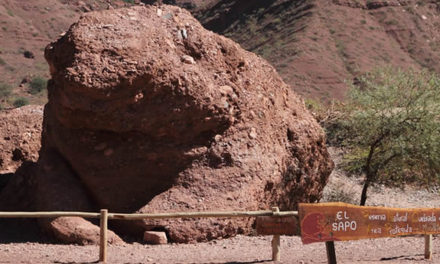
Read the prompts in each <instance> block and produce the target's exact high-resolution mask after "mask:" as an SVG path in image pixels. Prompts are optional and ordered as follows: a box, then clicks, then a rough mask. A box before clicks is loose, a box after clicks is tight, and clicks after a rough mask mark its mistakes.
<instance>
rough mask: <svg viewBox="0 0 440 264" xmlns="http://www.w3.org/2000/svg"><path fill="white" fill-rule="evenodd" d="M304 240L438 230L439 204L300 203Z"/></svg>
mask: <svg viewBox="0 0 440 264" xmlns="http://www.w3.org/2000/svg"><path fill="white" fill-rule="evenodd" d="M299 217H300V226H301V238H302V241H303V243H304V244H308V243H314V242H325V241H342V240H357V239H364V238H380V237H395V236H404V235H416V234H440V208H423V209H399V208H386V207H370V206H356V205H351V204H345V203H322V204H299Z"/></svg>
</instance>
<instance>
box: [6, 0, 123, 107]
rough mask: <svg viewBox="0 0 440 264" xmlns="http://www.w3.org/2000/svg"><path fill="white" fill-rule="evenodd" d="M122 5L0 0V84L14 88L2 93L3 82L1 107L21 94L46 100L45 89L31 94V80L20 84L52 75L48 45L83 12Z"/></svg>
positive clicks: (102, 1) (88, 1)
mask: <svg viewBox="0 0 440 264" xmlns="http://www.w3.org/2000/svg"><path fill="white" fill-rule="evenodd" d="M123 5H124V2H123V1H110V0H108V1H107V0H97V1H93V0H83V1H79V0H32V1H22V0H2V1H0V85H3V87H5V86H8V87H10V88H12V89H13V90H14V91H13V93H12V95H11V96H9V97H10V98H6V97H5V96H3V97H2V93H1V90H2V89H1V86H0V108H1V106H2V105H3V106H8V105H10V104H11V100H12V99H13V97H19V96H24V97H26V98H29V99H30V101H31V103H37V104H41V103H44V102H45V100H46V99H45V97H46V95H45V93H44V92H43V93H39V94H36V95H30V94H29V93H28V92H27V91H28V90H29V84H24V85H21V86H20V84H21V82H22V81H24V82H29V81H31V79H32V78H34V77H37V76H38V77H41V78H46V79H47V78H49V71H48V66H47V63H46V61H45V60H44V48H45V47H46V45H47V44H49V43H50V42H51V41H54V40H56V39H57V38H58V37H59V35H60V34H61V33H62V32H64V31H66V30H67V29H68V28H69V26H70V25H71V24H72V23H73V22H75V21H76V20H77V19H78V18H79V16H80V15H81V14H82V13H84V12H87V11H92V10H99V9H104V8H108V7H109V6H115V7H119V6H123ZM25 55H26V56H28V57H30V58H26V57H25Z"/></svg>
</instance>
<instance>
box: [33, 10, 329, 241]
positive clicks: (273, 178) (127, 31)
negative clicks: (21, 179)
mask: <svg viewBox="0 0 440 264" xmlns="http://www.w3.org/2000/svg"><path fill="white" fill-rule="evenodd" d="M46 59H47V61H48V62H49V65H50V71H51V75H52V80H51V81H50V82H49V85H48V92H49V103H48V104H47V105H46V107H45V112H44V124H43V136H42V137H43V138H42V149H41V152H40V159H39V162H38V169H37V177H36V182H37V183H36V188H35V193H36V194H35V197H36V200H35V201H36V208H37V209H38V210H81V211H90V210H95V211H96V210H98V209H99V208H107V209H109V210H110V211H112V212H144V213H145V212H178V211H206V210H257V209H268V208H270V207H271V206H276V205H277V206H279V207H280V208H281V210H287V209H296V206H297V203H298V202H305V201H316V200H317V199H319V198H320V197H321V195H322V189H323V187H324V185H325V183H326V181H327V178H328V176H329V174H330V172H331V170H332V168H333V163H332V162H331V160H330V157H329V154H328V152H327V150H326V147H325V136H324V133H323V131H322V129H321V128H320V127H319V125H318V124H317V123H316V121H315V120H314V119H313V118H312V116H311V115H310V114H309V113H308V111H307V110H306V109H305V107H304V104H303V102H302V100H301V99H300V98H299V97H298V96H296V95H295V94H294V93H293V92H292V91H291V89H290V87H288V86H287V85H286V84H285V83H284V82H283V81H282V80H281V78H280V77H279V75H278V74H277V73H276V72H275V70H274V68H273V67H272V66H270V65H269V64H268V63H267V62H266V61H264V60H263V59H261V58H260V57H258V56H256V55H254V54H252V53H249V52H247V51H245V50H243V49H242V48H240V46H239V45H238V44H236V43H234V42H233V41H231V40H229V39H227V38H224V37H221V36H219V35H217V34H215V33H213V32H210V31H207V30H205V29H204V28H203V27H202V26H201V25H200V24H199V23H198V22H197V21H196V20H195V19H194V18H193V17H192V16H191V15H190V14H189V13H188V12H187V11H185V10H183V9H180V8H178V7H172V6H166V5H164V6H160V7H158V6H146V7H142V6H138V7H133V8H129V9H128V8H127V9H117V10H108V11H104V12H91V13H88V14H86V15H84V16H83V17H82V18H81V19H80V20H79V21H78V22H77V23H76V24H74V25H73V26H72V27H71V28H70V30H69V31H68V32H67V33H66V34H65V35H64V36H63V37H62V38H60V39H59V40H58V41H57V42H55V43H52V44H50V45H49V46H48V47H47V48H46ZM77 221H78V219H77V218H72V219H71V221H69V219H68V218H67V220H66V218H62V219H61V218H59V219H55V220H53V221H52V222H50V223H45V226H46V227H47V228H48V229H49V230H51V231H52V232H54V233H55V235H56V236H57V237H58V238H60V239H62V240H65V241H68V242H78V243H84V241H86V242H87V243H93V242H94V241H95V240H96V239H95V240H94V238H93V237H94V234H95V233H94V232H93V230H92V231H91V232H86V231H84V230H82V231H81V232H77V233H76V236H75V232H76V230H77V229H76V228H75V227H74V226H75V225H81V227H83V226H84V225H82V223H78V222H77ZM253 221H254V219H182V220H169V221H167V220H161V221H144V222H139V223H137V226H138V228H140V229H142V230H153V231H166V232H167V234H168V236H169V239H170V240H171V241H174V242H191V241H205V240H209V239H214V238H218V237H228V236H232V235H235V234H237V233H249V232H250V230H251V225H252V223H253ZM89 223H90V222H89ZM90 224H91V223H90ZM128 225H131V226H132V225H133V223H132V222H131V223H129V224H128ZM66 228H67V229H69V230H70V231H71V232H70V233H69V234H68V235H67V237H68V239H65V237H66V235H63V234H64V233H63V232H65V229H66ZM121 230H122V229H121ZM84 234H86V235H87V236H88V237H85V238H84ZM139 234H140V235H142V234H143V232H140V233H139ZM115 236H116V235H115ZM71 238H76V240H75V239H74V240H75V241H72V239H71ZM114 241H115V243H117V242H118V241H119V240H118V239H117V238H114ZM95 242H96V241H95Z"/></svg>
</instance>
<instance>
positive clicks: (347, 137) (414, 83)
mask: <svg viewBox="0 0 440 264" xmlns="http://www.w3.org/2000/svg"><path fill="white" fill-rule="evenodd" d="M439 121H440V79H439V77H438V76H436V75H435V74H432V73H429V72H427V71H421V72H417V71H413V70H411V71H406V72H405V71H401V70H395V69H391V68H383V69H378V70H374V71H373V72H371V73H368V74H365V75H363V76H361V77H360V78H359V79H358V82H357V83H356V85H353V86H352V89H351V91H350V92H349V95H348V100H347V102H346V103H345V105H344V106H343V107H342V114H341V115H340V116H339V118H338V120H337V122H338V125H337V126H334V127H337V128H338V130H337V131H333V135H332V137H338V138H340V139H342V143H343V145H345V146H346V147H347V149H348V153H347V155H346V156H345V160H346V165H347V166H348V168H350V169H351V170H357V171H358V172H362V173H363V174H364V175H365V179H364V184H363V189H362V194H361V200H360V204H361V205H365V202H366V200H367V191H368V187H369V186H370V185H371V184H373V183H377V182H391V183H393V184H396V185H403V184H404V183H406V182H410V181H413V182H414V181H423V183H427V184H429V183H430V182H432V181H438V179H439V176H440V123H439Z"/></svg>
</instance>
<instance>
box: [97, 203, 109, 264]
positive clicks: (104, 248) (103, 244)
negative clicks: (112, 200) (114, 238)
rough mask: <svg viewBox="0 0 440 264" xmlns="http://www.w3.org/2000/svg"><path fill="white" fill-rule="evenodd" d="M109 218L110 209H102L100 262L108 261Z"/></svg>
mask: <svg viewBox="0 0 440 264" xmlns="http://www.w3.org/2000/svg"><path fill="white" fill-rule="evenodd" d="M107 220H108V210H107V209H101V217H100V227H101V229H100V232H99V238H100V240H99V242H100V243H99V262H102V263H106V262H107Z"/></svg>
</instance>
